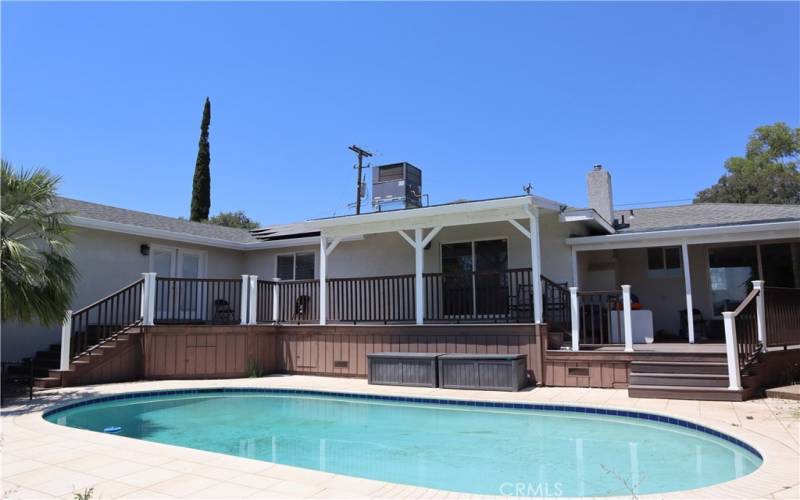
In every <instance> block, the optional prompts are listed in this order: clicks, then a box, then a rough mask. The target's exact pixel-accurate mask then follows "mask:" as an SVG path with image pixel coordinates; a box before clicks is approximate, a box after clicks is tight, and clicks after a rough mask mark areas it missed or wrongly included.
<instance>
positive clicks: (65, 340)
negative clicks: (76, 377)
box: [58, 310, 72, 371]
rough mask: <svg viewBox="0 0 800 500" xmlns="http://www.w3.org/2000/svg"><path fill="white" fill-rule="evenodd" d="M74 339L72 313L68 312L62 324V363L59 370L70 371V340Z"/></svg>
mask: <svg viewBox="0 0 800 500" xmlns="http://www.w3.org/2000/svg"><path fill="white" fill-rule="evenodd" d="M71 338H72V311H71V310H69V311H67V315H66V317H65V318H64V322H63V323H61V362H60V363H59V367H58V369H59V370H61V371H66V370H69V358H70V356H69V354H70V345H69V344H70V340H71Z"/></svg>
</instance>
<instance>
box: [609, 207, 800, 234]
mask: <svg viewBox="0 0 800 500" xmlns="http://www.w3.org/2000/svg"><path fill="white" fill-rule="evenodd" d="M630 212H631V211H630V210H615V212H614V214H615V216H616V217H617V219H620V218H621V216H622V215H624V216H625V223H626V224H630V227H627V228H624V229H618V230H617V232H618V233H637V232H645V231H663V230H667V229H689V228H699V227H711V226H727V225H741V224H756V223H764V222H781V221H794V220H797V221H800V205H757V204H743V203H695V204H692V205H675V206H670V207H652V208H634V209H633V214H634V217H633V218H631V216H630Z"/></svg>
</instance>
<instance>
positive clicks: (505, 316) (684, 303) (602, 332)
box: [2, 164, 800, 387]
mask: <svg viewBox="0 0 800 500" xmlns="http://www.w3.org/2000/svg"><path fill="white" fill-rule="evenodd" d="M397 165H407V164H396V165H392V166H388V167H390V168H394V169H395V170H394V171H391V172H390V171H388V170H387V171H386V172H384V174H387V173H391V174H392V175H394V173H396V172H398V170H397V168H396V167H397ZM380 168H381V167H379V168H378V169H376V170H379V169H380ZM411 169H413V167H409V169H408V170H411ZM417 172H418V171H417ZM400 175H402V173H401V174H400ZM417 175H419V174H417ZM386 179H389V180H390V181H391V182H394V184H395V185H397V186H398V190H397V193H395V195H394V196H390V195H391V193H390V195H386V189H385V188H386V186H383V189H374V190H373V192H374V193H380V194H381V195H382V196H385V199H384V200H380V199H376V200H374V201H375V203H376V205H377V207H378V208H379V209H378V210H376V211H372V212H369V213H362V214H359V215H345V216H339V217H331V218H324V219H313V220H305V221H302V222H296V223H290V224H277V225H270V226H265V227H262V228H259V229H256V230H253V231H247V230H242V229H234V228H227V227H220V226H215V225H210V224H201V223H196V222H190V221H186V220H182V219H176V218H171V217H165V216H160V215H155V214H148V213H143V212H137V211H133V210H126V209H121V208H115V207H110V206H105V205H99V204H95V203H90V202H86V201H79V200H73V199H67V198H60V199H59V201H58V203H59V208H61V209H63V210H67V211H70V212H71V213H72V216H71V224H72V225H73V226H74V227H75V234H74V238H73V239H74V249H73V251H72V256H73V260H74V262H75V263H76V265H77V267H78V270H79V272H80V280H79V282H78V284H77V290H76V294H75V298H74V301H73V311H75V312H78V311H80V310H81V309H82V308H85V306H87V305H91V304H94V303H96V302H97V301H100V300H101V299H104V298H105V297H107V296H109V295H110V294H113V293H114V292H115V291H117V290H121V289H126V287H130V286H136V287H138V288H136V289H135V292H136V293H137V294H142V297H143V298H142V299H141V302H140V303H139V302H136V303H134V302H135V301H134V300H133V299H131V298H130V297H128V296H127V295H126V296H125V300H126V301H127V302H126V305H124V307H127V308H128V309H130V310H132V309H135V311H134V316H135V318H136V320H137V321H139V322H142V323H143V324H144V326H145V328H146V327H148V326H149V325H151V324H152V325H154V326H155V325H162V326H164V327H165V328H166V327H167V326H176V325H190V326H195V327H197V328H202V327H207V328H208V327H209V325H217V327H218V328H219V325H222V324H226V325H230V326H229V327H230V328H233V326H235V325H234V324H239V323H241V324H249V325H258V324H263V325H284V326H288V325H295V326H298V325H299V326H300V327H305V328H306V330H304V331H309V330H308V328H309V327H310V326H312V325H315V326H314V328H315V330H314V331H315V332H316V333H315V334H321V333H320V332H325V331H330V332H332V331H334V330H336V331H339V332H340V333H341V332H343V331H344V330H342V329H343V328H345V327H348V328H350V330H349V331H359V332H363V331H366V330H356V329H358V328H360V327H365V326H373V327H378V326H380V327H382V328H392V327H394V328H397V329H398V330H397V331H398V332H399V331H402V332H404V333H403V334H404V335H411V334H413V332H414V331H417V332H421V331H423V330H413V329H414V328H418V329H419V328H425V327H426V325H428V326H430V327H433V326H442V327H444V326H448V327H451V328H454V329H455V330H453V331H459V332H460V331H466V330H470V329H472V330H474V329H475V328H479V327H480V328H483V330H481V331H482V332H485V334H486V335H488V336H492V335H493V334H492V333H491V332H501V330H500V329H499V327H498V325H507V326H508V325H543V324H547V325H548V328H547V330H548V332H549V333H548V334H547V338H548V341H549V342H550V344H549V347H548V352H551V353H552V356H554V358H553V359H555V356H559V355H561V356H575V355H577V354H578V353H581V354H583V353H588V352H594V353H595V356H597V355H598V354H597V353H599V352H612V351H613V352H617V351H619V352H626V351H627V352H630V351H631V346H630V345H629V344H630V343H633V347H632V349H633V351H641V352H652V351H653V350H654V349H657V348H658V346H666V347H665V349H666V350H669V349H672V350H677V349H678V346H680V348H681V349H684V350H686V349H685V348H686V346H694V345H700V346H704V347H703V348H704V349H706V350H707V351H709V352H708V353H706V354H709V355H710V353H711V351H713V353H714V355H716V356H724V353H725V351H724V341H725V328H724V321H723V320H724V317H723V312H731V311H734V310H735V309H736V308H737V307H738V306H739V305H740V304H741V303H742V302H743V301H745V300H749V299H748V297H749V296H750V295H752V290H753V284H752V282H754V281H756V282H757V285H756V288H758V286H759V285H758V283H759V282H760V281H763V282H765V283H764V285H763V286H765V287H767V288H770V287H772V288H774V289H775V290H777V289H778V288H780V289H800V206H797V205H748V204H708V203H699V204H690V205H678V206H675V205H673V206H663V207H649V208H634V209H629V210H614V207H613V195H612V186H611V175H610V173H609V172H608V171H607V170H605V169H603V168H602V167H601V166H596V167H594V168H593V169H592V170H591V171H590V172H589V173H588V175H587V181H586V182H587V188H588V203H587V207H585V208H575V207H568V206H566V205H563V204H561V203H559V202H557V201H554V200H549V199H546V198H543V197H540V196H537V195H535V194H524V195H521V196H510V197H506V198H496V199H486V200H475V201H459V202H454V203H446V204H441V205H429V206H423V204H422V203H421V200H422V196H421V195H420V194H419V192H421V187H419V188H418V189H419V191H416V192H415V191H413V190H408V189H406V187H404V186H403V183H404V179H403V178H394V177H391V175H384V177H383V178H382V179H381V182H383V183H384V184H385V183H386V182H388V181H387V180H386ZM417 182H419V183H420V184H421V176H420V177H419V179H417ZM378 188H380V186H378ZM390 191H391V190H390ZM398 193H399V194H398ZM409 193H410V194H409ZM384 201H386V203H383V202H384ZM387 207H389V209H387ZM391 207H393V208H391ZM143 273H144V275H145V277H144V279H143ZM152 273H155V274H154V275H153V274H152ZM538 276H541V279H534V277H538ZM251 277H252V278H251ZM251 279H252V283H251ZM623 285H627V286H626V287H625V290H626V292H625V293H623ZM627 292H629V294H628V293H627ZM126 293H128V294H130V293H132V292H130V291H129V292H126ZM776 293H777V292H776ZM781 293H783V292H781ZM147 295H149V298H146V296H147ZM256 296H257V297H258V298H257V299H255V298H254V297H256ZM768 296H769V295H768V294H767V297H768ZM120 297H122V296H120ZM794 297H796V295H795V296H794ZM751 298H752V297H751ZM116 300H117V302H119V301H121V300H122V298H119V297H118V298H117V299H116ZM137 300H139V299H137ZM767 300H768V299H767ZM792 300H793V299H792ZM146 301H149V303H150V305H149V306H147V305H145V302H146ZM110 303H111V302H110V301H109V304H110ZM107 307H111V309H107V310H106V314H109V312H108V311H109V310H110V311H111V314H112V315H113V314H117V315H119V314H120V313H119V311H117V309H119V307H121V306H119V305H116V306H107ZM148 307H150V310H149V312H148V309H147V308H148ZM115 308H116V309H115ZM790 309H791V308H790ZM798 309H800V307H798ZM115 311H116V312H115ZM623 311H625V312H626V315H623V314H622V312H623ZM687 311H688V313H687ZM628 313H630V314H629V315H628ZM102 314H103V312H102V309H100V308H99V306H96V307H95V310H94V312H92V313H91V314H89V313H85V314H84V315H83V316H75V317H74V318H73V320H72V321H73V322H74V323H75V324H72V325H71V328H72V332H73V334H74V335H78V334H79V333H81V332H82V333H83V334H84V336H85V335H86V332H89V331H90V330H91V326H92V325H94V326H95V327H97V325H99V324H101V323H103V320H102V319H101V316H102ZM787 314H788V313H787ZM793 314H800V312H798V311H794V312H793ZM792 321H796V319H793V320H792ZM81 322H83V326H81ZM626 322H630V324H631V328H630V330H631V334H630V335H629V337H630V339H628V338H626V335H625V333H624V332H626V331H627V330H626V329H627V328H628V327H627V326H626V325H627V324H628V323H626ZM122 323H124V321H120V320H105V323H104V324H105V325H106V327H107V330H108V329H109V328H110V332H109V331H107V332H106V334H105V335H100V337H98V336H97V334H96V333H95V334H89V335H88V338H89V339H90V340H86V338H84V339H83V340H81V341H79V343H80V342H83V344H81V349H84V348H90V347H91V345H90V344H92V343H93V342H94V341H98V342H99V340H103V339H105V338H106V337H107V336H108V335H111V334H113V333H114V331H116V330H117V329H118V328H121V327H122V326H124V325H123V324H122ZM792 324H794V323H792ZM76 325H77V326H76ZM109 325H113V327H109ZM476 325H479V326H476ZM2 326H3V345H2V349H3V352H2V355H3V360H4V361H9V360H18V359H21V358H24V357H30V356H32V355H34V353H36V352H37V351H47V349H48V346H50V345H51V344H53V345H56V347H57V344H59V343H60V340H61V338H62V329H61V328H57V327H56V328H44V327H37V326H20V325H14V324H6V323H4V324H3V325H2ZM326 327H328V328H329V330H324V328H326ZM495 327H496V328H498V329H496V330H492V328H495ZM508 328H510V326H508ZM95 329H96V328H95ZM429 330H430V329H429ZM429 330H425V331H429ZM198 331H199V330H198ZM283 331H286V330H283ZM298 331H299V330H298ZM382 331H383V330H382ZM509 331H510V330H507V329H505V330H502V332H503V333H502V334H503V335H505V334H507V332H509ZM793 331H794V330H793ZM795 333H796V332H795ZM92 335H94V337H93V336H92ZM498 335H500V333H498ZM91 339H93V340H91ZM759 339H761V337H759ZM761 340H763V339H761ZM796 340H798V343H800V338H799V339H796ZM482 342H484V343H488V344H491V343H492V341H489V340H486V339H484V340H483V341H482ZM715 342H716V343H719V344H718V345H719V349H718V351H715V350H714V348H713V347H708V346H709V345H713V344H714V343H715ZM785 344H786V343H785V342H784V343H783V344H781V345H782V346H784V347H785ZM54 349H55V347H54ZM73 349H74V348H73ZM287 349H288V348H287ZM314 349H316V347H315V348H314ZM320 349H322V348H320ZM615 349H616V351H615ZM556 351H559V352H556ZM81 352H83V351H76V352H73V354H74V355H75V356H78V355H80V354H81ZM314 352H316V351H314ZM321 352H322V351H320V353H319V354H315V356H320V357H321V356H323V354H322V353H321ZM359 352H360V351H358V350H357V349H356V355H359V354H358V353H359ZM618 354H619V353H618ZM298 356H299V355H298ZM334 357H335V356H334ZM298 359H299V358H298ZM620 359H622V358H620ZM625 359H626V360H627V361H625V362H626V363H630V359H628V358H625ZM709 359H710V358H709ZM715 359H716V358H715ZM334 361H335V360H334ZM545 361H546V360H545ZM545 361H542V363H541V367H539V368H540V369H541V370H543V372H542V374H540V375H538V376H537V378H539V379H543V378H544V377H545V373H544V371H545V370H549V369H550V368H549V366H550V365H547V363H546V362H545ZM580 363H581V361H580V360H576V358H564V360H563V362H562V365H563V366H561V368H563V376H560V375H558V373H556V372H555V371H554V372H553V373H550V375H551V376H552V378H553V379H559V377H561V379H563V380H562V382H563V383H565V384H568V383H569V380H573V381H578V382H575V383H580V382H579V379H580V377H587V380H588V379H589V378H591V377H594V376H595V374H594V372H592V371H591V370H590V368H591V367H588V368H587V371H586V372H584V370H583V368H584V367H583V365H580ZM604 363H605V362H604ZM615 363H616V361H608V362H607V363H606V365H603V368H602V369H601V370H600V372H598V373H601V374H599V375H597V376H598V377H604V378H603V380H604V381H603V382H602V383H600V385H601V386H609V387H610V386H625V385H627V384H631V385H632V384H633V382H631V381H630V380H629V376H628V375H627V374H626V375H625V376H624V377H622V376H618V375H611V376H610V377H611V378H610V379H609V378H608V376H607V374H606V370H610V372H609V373H616V371H615V370H618V369H619V366H617V365H616V364H615ZM545 365H547V366H545ZM572 365H575V366H572ZM359 366H360V361H359ZM625 366H626V368H627V367H628V365H625ZM298 367H299V365H298ZM298 367H295V368H298ZM62 368H63V366H62ZM571 368H575V369H574V370H571ZM284 369H286V370H287V371H298V370H290V369H288V368H286V367H284ZM554 370H555V369H554ZM299 371H302V370H299ZM534 371H535V370H534ZM318 372H320V370H317V371H314V373H318ZM589 372H591V374H589ZM351 375H363V374H361V373H353V374H351ZM570 377H572V379H570ZM620 377H621V378H620ZM609 380H610V381H609ZM551 383H553V382H552V380H551ZM587 383H589V382H587ZM724 383H725V384H724V385H725V387H727V386H728V379H727V378H726V379H725V381H724ZM715 384H716V382H715ZM720 384H721V382H720ZM590 385H597V384H596V383H595V382H591V383H590ZM653 385H658V384H653ZM662 385H664V384H662Z"/></svg>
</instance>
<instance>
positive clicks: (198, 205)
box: [189, 97, 211, 222]
mask: <svg viewBox="0 0 800 500" xmlns="http://www.w3.org/2000/svg"><path fill="white" fill-rule="evenodd" d="M210 124H211V101H210V100H209V99H208V97H206V104H205V106H204V107H203V121H202V122H201V123H200V142H199V144H198V149H197V161H196V162H195V165H194V181H193V182H192V208H191V214H190V215H189V219H190V220H193V221H197V222H202V221H205V220H208V212H209V210H211V167H210V166H211V151H210V149H209V145H208V126H209V125H210Z"/></svg>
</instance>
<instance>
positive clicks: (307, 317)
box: [259, 280, 319, 324]
mask: <svg viewBox="0 0 800 500" xmlns="http://www.w3.org/2000/svg"><path fill="white" fill-rule="evenodd" d="M277 285H278V321H279V322H282V323H298V324H299V323H316V322H318V321H319V280H297V281H279V282H277ZM259 300H260V299H259Z"/></svg>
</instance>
